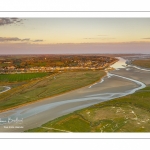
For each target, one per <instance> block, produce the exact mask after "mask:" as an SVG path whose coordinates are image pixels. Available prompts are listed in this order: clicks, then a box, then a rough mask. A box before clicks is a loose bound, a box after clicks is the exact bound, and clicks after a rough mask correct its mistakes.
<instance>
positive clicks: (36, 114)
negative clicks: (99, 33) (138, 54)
mask: <svg viewBox="0 0 150 150" xmlns="http://www.w3.org/2000/svg"><path fill="white" fill-rule="evenodd" d="M118 59H119V61H118V62H116V63H115V64H113V65H112V66H111V67H113V68H115V69H116V70H115V71H114V72H113V73H112V72H107V76H105V77H104V78H103V79H102V80H101V81H99V82H97V83H94V84H93V85H91V86H88V87H84V88H81V89H78V90H75V91H72V92H68V93H65V94H62V95H60V96H56V97H52V98H46V99H45V100H43V101H38V102H35V103H33V104H29V105H27V106H23V107H20V108H17V109H13V110H9V111H6V112H3V113H0V119H1V120H0V131H4V132H11V131H15V132H20V131H24V130H27V129H30V128H34V127H38V126H40V125H42V124H43V123H46V122H47V121H50V120H53V119H55V118H57V117H59V116H62V115H65V114H68V113H71V112H73V111H75V110H79V109H82V108H85V107H88V106H91V105H93V104H97V103H100V102H104V101H108V100H111V99H114V98H118V97H122V96H125V95H128V94H132V93H134V92H135V91H137V90H139V89H142V88H144V87H146V85H145V84H144V83H143V82H141V81H139V80H135V79H132V78H129V77H125V76H121V75H117V74H116V73H118V72H119V70H120V69H123V70H125V71H126V67H127V66H126V60H125V59H123V58H118ZM135 75H136V74H135ZM8 118H11V120H15V119H22V120H23V123H22V126H23V128H20V129H6V128H4V126H5V125H8V124H11V125H14V124H15V123H9V122H8Z"/></svg>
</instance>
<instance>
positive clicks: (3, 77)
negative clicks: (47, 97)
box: [0, 73, 49, 82]
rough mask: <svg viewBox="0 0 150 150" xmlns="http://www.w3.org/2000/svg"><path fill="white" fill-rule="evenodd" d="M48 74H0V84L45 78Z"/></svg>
mask: <svg viewBox="0 0 150 150" xmlns="http://www.w3.org/2000/svg"><path fill="white" fill-rule="evenodd" d="M48 74H49V73H20V74H0V82H14V81H18V82H20V81H26V80H31V79H35V78H41V77H44V76H47V75H48Z"/></svg>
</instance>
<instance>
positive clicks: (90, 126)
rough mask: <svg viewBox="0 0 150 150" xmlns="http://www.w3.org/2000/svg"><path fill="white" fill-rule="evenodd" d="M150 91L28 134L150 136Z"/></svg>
mask: <svg viewBox="0 0 150 150" xmlns="http://www.w3.org/2000/svg"><path fill="white" fill-rule="evenodd" d="M149 97H150V87H146V88H145V89H142V90H140V91H138V92H136V93H134V94H132V95H128V96H125V97H121V98H117V99H114V100H111V101H107V102H103V103H100V104H97V105H94V106H91V107H88V108H85V109H82V110H79V111H75V112H73V113H71V114H68V115H65V116H62V117H60V118H57V119H55V120H53V121H50V122H48V123H46V124H44V125H42V126H41V127H38V128H35V129H31V130H28V132H150V98H149Z"/></svg>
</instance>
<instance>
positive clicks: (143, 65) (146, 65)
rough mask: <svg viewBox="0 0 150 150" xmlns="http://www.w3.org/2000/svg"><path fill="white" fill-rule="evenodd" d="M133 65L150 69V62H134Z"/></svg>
mask: <svg viewBox="0 0 150 150" xmlns="http://www.w3.org/2000/svg"><path fill="white" fill-rule="evenodd" d="M132 64H133V65H136V66H140V67H143V68H150V60H147V59H146V60H145V59H143V60H134V61H133V62H132Z"/></svg>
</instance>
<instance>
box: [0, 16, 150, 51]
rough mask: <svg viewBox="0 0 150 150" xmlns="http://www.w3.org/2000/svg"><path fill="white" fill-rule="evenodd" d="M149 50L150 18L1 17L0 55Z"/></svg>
mask: <svg viewBox="0 0 150 150" xmlns="http://www.w3.org/2000/svg"><path fill="white" fill-rule="evenodd" d="M66 53H67V54H77V53H79V54H85V53H150V18H0V54H66Z"/></svg>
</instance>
